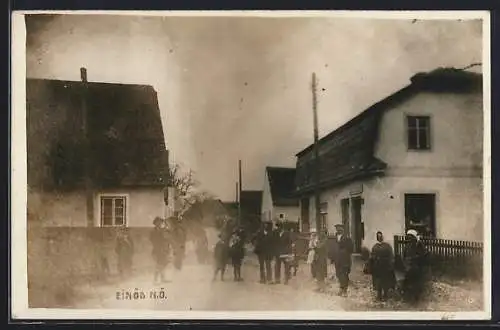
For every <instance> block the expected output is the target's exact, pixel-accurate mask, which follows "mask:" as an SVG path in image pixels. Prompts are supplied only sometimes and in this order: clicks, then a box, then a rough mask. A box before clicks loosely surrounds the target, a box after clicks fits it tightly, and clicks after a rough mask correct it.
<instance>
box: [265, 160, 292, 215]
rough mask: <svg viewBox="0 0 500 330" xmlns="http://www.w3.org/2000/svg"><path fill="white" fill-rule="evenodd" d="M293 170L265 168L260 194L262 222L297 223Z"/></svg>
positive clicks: (273, 167)
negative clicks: (262, 187)
mask: <svg viewBox="0 0 500 330" xmlns="http://www.w3.org/2000/svg"><path fill="white" fill-rule="evenodd" d="M294 193H295V168H288V167H276V166H267V167H266V172H265V180H264V189H263V193H262V220H263V221H271V222H273V223H275V222H277V221H285V222H294V223H298V222H299V200H298V199H297V197H296V196H294Z"/></svg>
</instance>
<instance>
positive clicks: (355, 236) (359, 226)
mask: <svg viewBox="0 0 500 330" xmlns="http://www.w3.org/2000/svg"><path fill="white" fill-rule="evenodd" d="M362 205H363V198H361V197H352V198H351V214H352V219H351V226H352V229H351V235H352V240H353V243H354V253H360V252H361V242H362V241H363V238H364V225H363V222H362V217H361V207H362Z"/></svg>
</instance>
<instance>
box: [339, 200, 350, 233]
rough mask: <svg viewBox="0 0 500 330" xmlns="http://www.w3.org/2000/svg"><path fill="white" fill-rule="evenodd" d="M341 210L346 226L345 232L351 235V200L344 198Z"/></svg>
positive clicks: (343, 222)
mask: <svg viewBox="0 0 500 330" xmlns="http://www.w3.org/2000/svg"><path fill="white" fill-rule="evenodd" d="M340 210H341V212H342V224H343V225H344V228H345V229H344V230H345V232H346V233H350V230H351V229H350V228H351V226H349V198H344V199H342V200H341V201H340Z"/></svg>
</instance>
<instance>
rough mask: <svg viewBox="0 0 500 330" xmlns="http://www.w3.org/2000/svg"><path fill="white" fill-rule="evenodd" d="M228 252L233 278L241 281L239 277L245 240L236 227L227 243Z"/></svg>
mask: <svg viewBox="0 0 500 330" xmlns="http://www.w3.org/2000/svg"><path fill="white" fill-rule="evenodd" d="M229 253H230V256H231V263H232V265H233V274H234V280H235V281H237V282H240V281H243V278H241V264H242V263H243V258H244V257H245V241H244V239H243V231H242V230H241V229H238V230H236V231H235V232H234V234H233V235H232V236H231V239H230V244H229Z"/></svg>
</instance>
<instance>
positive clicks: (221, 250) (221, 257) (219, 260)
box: [214, 241, 229, 268]
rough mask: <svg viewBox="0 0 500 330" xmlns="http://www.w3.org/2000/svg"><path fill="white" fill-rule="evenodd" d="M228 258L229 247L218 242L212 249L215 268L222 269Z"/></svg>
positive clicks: (222, 242)
mask: <svg viewBox="0 0 500 330" xmlns="http://www.w3.org/2000/svg"><path fill="white" fill-rule="evenodd" d="M228 258H229V246H228V245H227V243H226V242H224V241H218V242H217V244H215V248H214V259H215V265H216V267H217V268H223V267H224V266H225V265H226V264H227V261H228Z"/></svg>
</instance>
